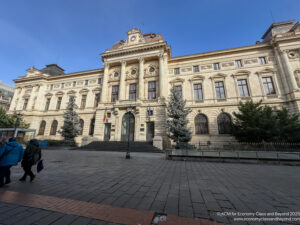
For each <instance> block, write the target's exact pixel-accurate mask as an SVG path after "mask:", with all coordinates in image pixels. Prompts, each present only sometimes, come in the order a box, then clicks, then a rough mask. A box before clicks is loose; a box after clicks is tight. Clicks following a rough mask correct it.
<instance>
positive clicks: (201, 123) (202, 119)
mask: <svg viewBox="0 0 300 225" xmlns="http://www.w3.org/2000/svg"><path fill="white" fill-rule="evenodd" d="M195 133H196V134H208V120H207V117H206V116H205V115H204V114H198V115H197V116H196V117H195Z"/></svg>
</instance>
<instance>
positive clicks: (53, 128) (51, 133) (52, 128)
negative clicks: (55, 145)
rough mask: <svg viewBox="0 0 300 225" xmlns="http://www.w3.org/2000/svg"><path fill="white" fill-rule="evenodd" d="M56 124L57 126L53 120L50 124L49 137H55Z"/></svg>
mask: <svg viewBox="0 0 300 225" xmlns="http://www.w3.org/2000/svg"><path fill="white" fill-rule="evenodd" d="M57 124H58V123H57V120H53V122H52V124H51V129H50V135H56V131H57Z"/></svg>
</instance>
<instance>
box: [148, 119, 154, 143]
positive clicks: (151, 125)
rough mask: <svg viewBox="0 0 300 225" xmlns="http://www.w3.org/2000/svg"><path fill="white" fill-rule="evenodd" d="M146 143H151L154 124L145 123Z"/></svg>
mask: <svg viewBox="0 0 300 225" xmlns="http://www.w3.org/2000/svg"><path fill="white" fill-rule="evenodd" d="M146 124H147V130H146V141H147V142H153V138H154V122H147V123H146Z"/></svg>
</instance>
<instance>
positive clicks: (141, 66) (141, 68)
mask: <svg viewBox="0 0 300 225" xmlns="http://www.w3.org/2000/svg"><path fill="white" fill-rule="evenodd" d="M139 63H140V64H139V87H138V89H139V99H140V100H143V99H144V58H139Z"/></svg>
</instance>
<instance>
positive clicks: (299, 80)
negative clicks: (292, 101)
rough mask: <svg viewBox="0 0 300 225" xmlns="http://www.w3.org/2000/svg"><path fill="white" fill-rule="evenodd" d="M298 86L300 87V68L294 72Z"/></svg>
mask: <svg viewBox="0 0 300 225" xmlns="http://www.w3.org/2000/svg"><path fill="white" fill-rule="evenodd" d="M294 74H295V79H296V82H297V86H298V88H300V69H298V70H296V71H295V72H294Z"/></svg>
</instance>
